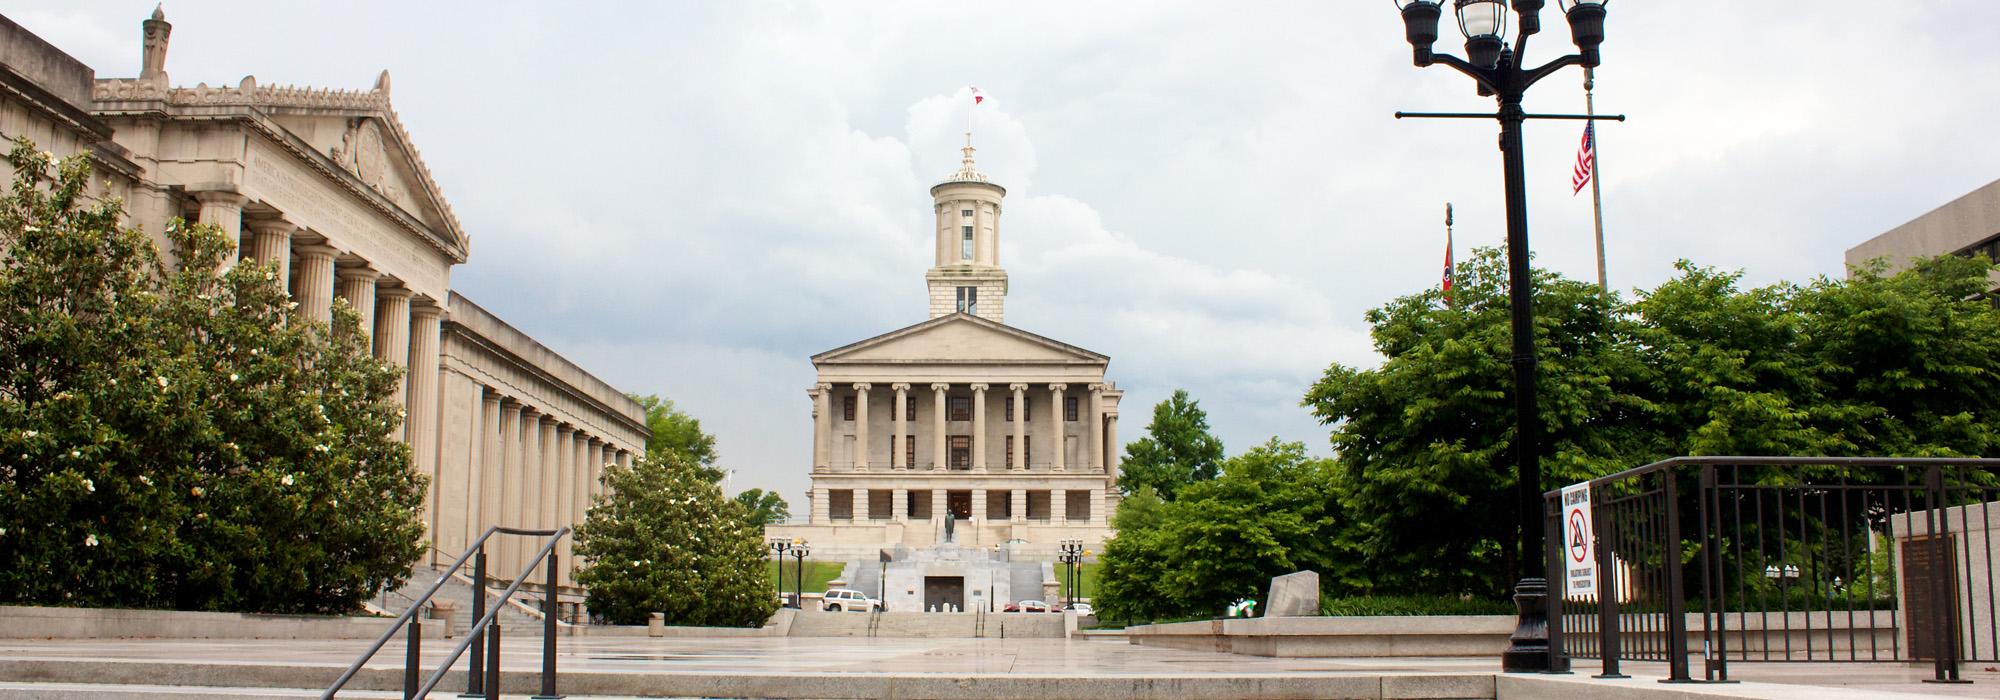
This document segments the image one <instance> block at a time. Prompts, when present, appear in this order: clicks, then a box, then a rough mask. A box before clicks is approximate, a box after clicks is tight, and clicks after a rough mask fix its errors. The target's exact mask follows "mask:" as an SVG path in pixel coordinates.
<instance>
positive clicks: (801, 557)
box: [791, 538, 812, 610]
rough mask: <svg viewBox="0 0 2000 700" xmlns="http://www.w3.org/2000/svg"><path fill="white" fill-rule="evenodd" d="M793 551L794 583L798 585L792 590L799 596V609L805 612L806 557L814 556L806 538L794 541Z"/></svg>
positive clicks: (796, 596)
mask: <svg viewBox="0 0 2000 700" xmlns="http://www.w3.org/2000/svg"><path fill="white" fill-rule="evenodd" d="M791 551H792V569H793V572H792V575H793V576H794V577H796V578H794V579H793V581H794V582H795V583H796V584H797V585H796V586H795V587H794V588H792V592H793V593H795V594H797V595H795V596H794V600H797V601H798V608H799V609H800V610H804V609H806V557H807V556H809V555H811V554H812V548H811V547H808V546H806V541H805V538H799V539H795V540H792V550H791Z"/></svg>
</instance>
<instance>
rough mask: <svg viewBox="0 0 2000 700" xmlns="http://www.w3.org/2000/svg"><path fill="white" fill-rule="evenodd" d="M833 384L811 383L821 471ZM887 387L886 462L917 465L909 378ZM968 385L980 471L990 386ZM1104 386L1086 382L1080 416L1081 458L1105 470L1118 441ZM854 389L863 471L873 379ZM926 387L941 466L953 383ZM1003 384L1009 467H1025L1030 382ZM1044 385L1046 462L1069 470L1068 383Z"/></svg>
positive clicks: (827, 453)
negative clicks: (912, 458) (911, 446)
mask: <svg viewBox="0 0 2000 700" xmlns="http://www.w3.org/2000/svg"><path fill="white" fill-rule="evenodd" d="M833 386H834V385H832V384H827V383H820V384H817V385H815V386H814V387H813V390H812V392H811V393H812V398H813V466H814V467H815V469H816V470H819V471H825V470H826V468H827V467H829V466H830V465H831V463H832V461H833V456H834V451H835V450H834V447H833V440H834V437H835V436H834V431H833V407H832V400H833ZM889 388H890V389H891V390H892V391H894V392H895V396H894V403H893V404H892V405H891V407H890V425H891V426H892V430H893V431H894V433H893V435H894V439H893V440H891V441H890V446H891V447H890V450H889V468H891V469H909V468H912V467H914V466H915V465H912V464H907V463H906V462H907V461H908V460H907V457H906V453H905V450H904V448H903V444H904V442H903V441H904V439H905V438H907V437H908V436H909V435H911V432H910V426H909V425H908V420H906V419H907V417H908V411H909V401H910V397H909V392H910V384H908V383H903V382H897V383H894V384H891V385H890V386H889ZM969 388H970V389H971V390H972V416H971V418H972V435H971V438H972V471H975V472H984V471H986V470H987V469H986V444H985V441H986V392H987V391H988V390H989V389H990V388H991V387H990V385H988V384H983V383H975V384H971V385H969ZM1108 388H1109V387H1108V386H1107V385H1105V384H1090V385H1089V386H1088V390H1089V392H1090V396H1089V399H1088V401H1087V402H1086V403H1087V406H1085V407H1083V408H1084V409H1085V410H1083V411H1081V412H1080V414H1081V415H1079V416H1078V418H1079V419H1080V420H1082V421H1083V422H1084V428H1085V440H1086V444H1087V446H1088V449H1087V450H1086V451H1085V455H1084V464H1083V465H1080V466H1082V467H1083V468H1085V469H1087V470H1089V471H1092V472H1103V471H1104V469H1105V459H1106V452H1105V446H1106V445H1107V444H1109V445H1117V444H1118V442H1117V441H1118V437H1117V436H1118V432H1117V431H1118V414H1117V413H1108V412H1106V411H1105V410H1104V392H1105V390H1106V389H1108ZM853 389H854V417H855V420H854V442H855V450H854V453H855V454H854V455H853V457H854V470H855V471H867V470H868V468H869V467H870V466H871V461H870V459H869V457H868V451H869V448H870V446H871V443H870V442H869V441H868V438H869V435H868V433H869V430H868V396H869V393H870V392H871V391H872V390H873V389H874V384H873V383H870V382H856V383H855V384H854V385H853ZM930 389H931V394H932V406H933V408H932V410H931V428H930V433H931V434H932V435H934V436H937V439H935V440H932V441H931V451H932V453H931V469H932V470H942V469H944V468H945V467H946V466H947V464H946V463H947V462H948V461H949V459H950V445H949V444H948V443H947V438H948V437H950V436H949V435H947V433H946V431H947V428H946V425H945V419H946V418H947V414H946V399H947V397H946V393H947V392H948V391H950V390H951V385H950V384H948V383H942V382H940V383H934V384H931V385H930ZM1007 389H1008V391H1011V392H1013V399H1014V406H1015V416H1016V418H1017V420H1015V421H1013V423H1014V444H1015V445H1016V446H1017V450H1019V451H1018V452H1017V453H1016V458H1015V459H1014V464H1013V465H1012V466H1011V467H1010V468H1012V469H1019V470H1025V469H1027V468H1028V457H1027V454H1026V450H1025V449H1023V448H1024V447H1025V446H1026V445H1027V444H1028V437H1027V436H1028V422H1027V421H1025V420H1018V418H1020V417H1021V416H1023V415H1024V414H1025V413H1026V411H1025V410H1024V408H1025V407H1026V406H1027V392H1028V389H1029V385H1028V384H1018V383H1017V384H1009V385H1007ZM1048 389H1049V392H1050V396H1051V397H1052V399H1051V401H1050V410H1048V411H1045V412H1044V415H1047V416H1048V419H1047V420H1048V423H1047V424H1048V426H1049V428H1050V433H1051V434H1052V435H1054V436H1055V437H1056V446H1055V449H1054V454H1055V458H1054V459H1053V460H1052V461H1051V463H1050V469H1051V470H1053V471H1058V472H1060V471H1068V469H1069V465H1068V464H1066V462H1067V460H1068V455H1067V452H1068V450H1066V449H1064V448H1065V445H1064V444H1063V443H1064V441H1063V439H1062V438H1063V436H1064V435H1065V434H1066V432H1067V431H1066V424H1067V423H1068V422H1069V421H1068V420H1067V416H1066V415H1065V411H1064V408H1065V407H1064V405H1063V392H1065V391H1067V390H1068V389H1069V385H1068V384H1064V383H1061V382H1055V383H1050V384H1049V385H1048Z"/></svg>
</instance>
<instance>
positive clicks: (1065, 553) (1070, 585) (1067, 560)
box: [1056, 540, 1084, 610]
mask: <svg viewBox="0 0 2000 700" xmlns="http://www.w3.org/2000/svg"><path fill="white" fill-rule="evenodd" d="M1057 552H1058V553H1057V555H1056V559H1057V560H1058V561H1061V562H1062V563H1063V564H1066V565H1068V566H1069V571H1068V572H1067V575H1066V576H1064V579H1065V581H1064V583H1065V585H1064V586H1063V592H1064V593H1065V594H1066V595H1064V596H1063V609H1064V610H1068V609H1070V608H1072V607H1075V606H1076V565H1077V564H1078V563H1081V562H1082V561H1083V554H1084V552H1083V540H1063V541H1062V543H1061V544H1059V545H1057Z"/></svg>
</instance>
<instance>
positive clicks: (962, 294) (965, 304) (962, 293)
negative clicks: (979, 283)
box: [958, 287, 979, 314]
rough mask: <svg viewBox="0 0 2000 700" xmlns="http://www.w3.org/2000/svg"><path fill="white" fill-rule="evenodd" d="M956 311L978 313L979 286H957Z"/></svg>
mask: <svg viewBox="0 0 2000 700" xmlns="http://www.w3.org/2000/svg"><path fill="white" fill-rule="evenodd" d="M958 312H959V313H964V314H977V313H979V288H978V287H959V288H958Z"/></svg>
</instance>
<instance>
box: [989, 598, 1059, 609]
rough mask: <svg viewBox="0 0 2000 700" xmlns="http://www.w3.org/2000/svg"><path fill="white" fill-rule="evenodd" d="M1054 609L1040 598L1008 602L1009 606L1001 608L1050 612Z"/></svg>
mask: <svg viewBox="0 0 2000 700" xmlns="http://www.w3.org/2000/svg"><path fill="white" fill-rule="evenodd" d="M1053 609H1054V608H1051V607H1049V604H1048V603H1044V602H1042V601H1039V600H1023V601H1020V602H1017V603H1008V604H1007V607H1006V608H1005V609H1003V610H1001V612H1049V611H1051V610H1053Z"/></svg>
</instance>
